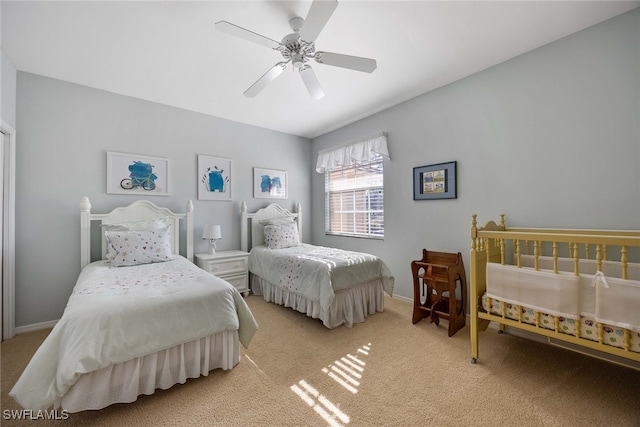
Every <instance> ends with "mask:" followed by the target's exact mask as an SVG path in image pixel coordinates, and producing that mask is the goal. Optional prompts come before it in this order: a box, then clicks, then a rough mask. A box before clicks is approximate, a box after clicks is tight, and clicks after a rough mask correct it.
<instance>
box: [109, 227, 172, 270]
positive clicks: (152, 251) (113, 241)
mask: <svg viewBox="0 0 640 427" xmlns="http://www.w3.org/2000/svg"><path fill="white" fill-rule="evenodd" d="M105 237H106V238H107V246H108V248H109V252H110V253H111V254H112V257H111V258H108V259H109V261H110V262H111V265H112V266H114V267H122V266H127V265H140V264H150V263H152V262H164V261H169V260H171V259H173V254H172V252H171V227H170V226H166V227H164V228H160V229H156V230H139V231H133V230H126V231H107V232H105Z"/></svg>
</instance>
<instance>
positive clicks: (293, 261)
mask: <svg viewBox="0 0 640 427" xmlns="http://www.w3.org/2000/svg"><path fill="white" fill-rule="evenodd" d="M301 221H302V215H301V210H300V205H299V204H297V205H296V209H295V212H290V211H288V210H286V209H283V208H282V207H280V206H279V205H277V204H271V205H269V206H267V207H266V208H263V209H260V210H258V211H256V212H254V213H248V212H247V206H246V204H245V203H242V205H241V230H240V231H241V232H240V235H241V247H242V250H243V251H250V255H249V272H250V273H251V290H252V292H253V293H254V294H256V295H262V296H263V298H264V299H265V300H266V301H268V302H273V303H275V304H279V305H283V306H285V307H290V308H292V309H294V310H296V311H299V312H301V313H304V314H306V315H307V316H309V317H312V318H315V319H320V320H321V321H322V323H323V324H324V326H326V327H327V328H335V327H338V326H340V325H346V326H352V325H353V324H354V323H360V322H364V320H365V318H366V317H367V316H368V315H370V314H373V313H376V312H381V311H383V310H384V294H385V292H386V293H387V294H388V295H390V296H392V295H393V287H394V278H393V276H392V274H391V272H390V271H389V269H388V267H387V266H386V265H385V263H384V262H383V261H382V260H381V259H380V258H378V257H376V256H374V255H371V254H366V253H361V252H352V251H345V250H341V249H335V248H327V247H322V246H313V245H309V244H304V243H301V240H300V235H301Z"/></svg>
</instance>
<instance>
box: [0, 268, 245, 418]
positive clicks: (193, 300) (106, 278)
mask: <svg viewBox="0 0 640 427" xmlns="http://www.w3.org/2000/svg"><path fill="white" fill-rule="evenodd" d="M256 329H257V324H256V322H255V319H254V318H253V315H252V314H251V311H250V310H249V308H248V306H247V305H246V303H245V301H244V300H243V299H242V296H241V295H240V294H239V293H238V291H237V290H236V289H235V288H234V287H233V286H231V285H230V284H229V283H227V282H226V281H224V280H222V279H220V278H218V277H216V276H213V275H211V274H209V273H206V272H205V271H203V270H201V269H200V268H198V267H196V266H195V265H194V264H192V263H191V262H189V261H188V260H187V259H186V258H183V257H177V258H176V259H174V260H172V261H168V262H164V263H156V264H146V265H140V266H132V267H117V268H116V267H109V265H108V264H107V263H106V262H104V261H97V262H94V263H91V264H89V265H87V266H86V267H85V268H84V269H83V270H82V272H81V273H80V276H79V277H78V281H77V283H76V286H75V287H74V289H73V292H72V295H71V297H70V298H69V301H68V303H67V307H66V308H65V311H64V313H63V315H62V318H61V319H60V320H59V321H58V322H57V324H56V326H55V327H54V328H53V330H52V331H51V333H50V334H49V336H48V337H47V338H46V339H45V341H44V342H43V343H42V345H41V346H40V348H39V349H38V351H37V352H36V353H35V355H34V356H33V358H32V359H31V362H30V363H29V365H28V366H27V367H26V369H25V370H24V372H23V373H22V376H21V377H20V379H19V380H18V382H17V383H16V385H15V386H14V387H13V389H12V390H11V392H10V393H9V394H10V395H11V396H13V397H14V398H15V399H16V400H17V401H18V403H20V404H21V405H22V406H23V407H24V408H25V409H32V410H40V409H46V408H48V407H50V406H51V405H52V404H53V402H54V401H56V400H57V399H59V398H60V397H61V396H63V395H64V394H65V393H66V392H67V390H68V389H69V387H71V386H72V385H73V384H74V383H75V382H76V380H77V379H78V377H79V376H80V375H81V374H84V373H88V372H93V371H96V370H98V369H102V368H104V367H106V366H109V365H112V364H116V363H121V362H124V361H127V360H131V359H133V358H136V357H140V356H144V355H147V354H151V353H155V352H157V351H160V350H163V349H166V348H169V347H173V346H176V345H178V344H181V343H185V342H189V341H193V340H195V339H199V338H202V337H205V336H208V335H213V334H216V333H219V332H222V331H224V330H238V332H239V339H240V342H241V343H242V345H243V346H245V347H247V346H248V345H249V341H250V340H251V338H252V337H253V334H254V332H255V331H256Z"/></svg>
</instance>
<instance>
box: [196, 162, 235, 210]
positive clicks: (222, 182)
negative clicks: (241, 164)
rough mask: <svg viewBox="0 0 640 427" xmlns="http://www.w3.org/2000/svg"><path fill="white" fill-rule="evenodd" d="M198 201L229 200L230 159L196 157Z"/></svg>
mask: <svg viewBox="0 0 640 427" xmlns="http://www.w3.org/2000/svg"><path fill="white" fill-rule="evenodd" d="M198 200H231V159H225V158H223V157H213V156H206V155H202V154H200V155H198Z"/></svg>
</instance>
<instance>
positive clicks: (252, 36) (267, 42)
mask: <svg viewBox="0 0 640 427" xmlns="http://www.w3.org/2000/svg"><path fill="white" fill-rule="evenodd" d="M215 27H216V30H218V31H222V32H223V33H227V34H230V35H232V36H235V37H240V38H241V39H245V40H248V41H250V42H254V43H258V44H261V45H263V46H266V47H270V48H271V49H278V47H280V43H278V42H277V41H275V40H272V39H270V38H269V37H265V36H262V35H260V34H258V33H254V32H253V31H249V30H247V29H245V28H242V27H238V26H237V25H235V24H232V23H230V22H227V21H218V22H216V23H215Z"/></svg>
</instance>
